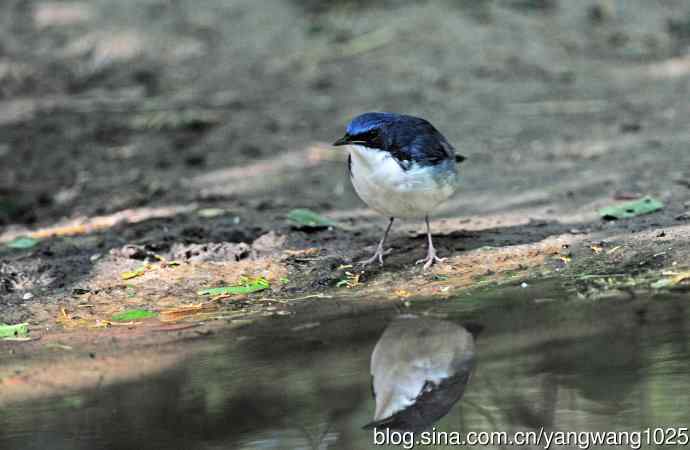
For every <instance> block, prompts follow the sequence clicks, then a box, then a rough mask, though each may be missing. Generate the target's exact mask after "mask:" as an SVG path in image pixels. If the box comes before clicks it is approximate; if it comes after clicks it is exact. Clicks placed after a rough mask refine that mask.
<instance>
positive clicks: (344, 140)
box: [333, 134, 352, 147]
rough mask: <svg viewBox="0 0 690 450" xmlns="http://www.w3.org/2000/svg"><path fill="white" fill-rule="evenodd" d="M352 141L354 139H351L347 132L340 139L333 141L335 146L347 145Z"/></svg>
mask: <svg viewBox="0 0 690 450" xmlns="http://www.w3.org/2000/svg"><path fill="white" fill-rule="evenodd" d="M351 142H352V141H350V136H348V135H347V134H346V135H345V136H343V137H341V138H340V139H338V140H337V141H335V142H334V143H333V147H340V146H341V145H347V144H350V143H351Z"/></svg>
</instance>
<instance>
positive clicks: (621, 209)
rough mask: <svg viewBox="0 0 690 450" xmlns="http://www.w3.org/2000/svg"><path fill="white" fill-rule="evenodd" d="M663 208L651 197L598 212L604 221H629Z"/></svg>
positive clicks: (661, 204)
mask: <svg viewBox="0 0 690 450" xmlns="http://www.w3.org/2000/svg"><path fill="white" fill-rule="evenodd" d="M663 207H664V204H663V203H662V202H660V201H659V200H656V199H654V198H651V197H645V198H641V199H639V200H635V201H632V202H627V203H621V204H620V205H615V206H609V207H607V208H603V209H601V210H599V215H600V216H601V218H602V219H604V220H618V219H629V218H631V217H636V216H641V215H643V214H649V213H653V212H655V211H658V210H660V209H662V208H663Z"/></svg>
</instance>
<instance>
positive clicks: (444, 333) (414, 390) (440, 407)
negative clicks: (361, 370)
mask: <svg viewBox="0 0 690 450" xmlns="http://www.w3.org/2000/svg"><path fill="white" fill-rule="evenodd" d="M474 361H475V353H474V337H473V336H472V334H471V333H470V332H469V331H467V330H466V329H465V328H463V327H461V326H460V325H457V324H454V323H452V322H445V321H441V320H436V319H429V318H422V317H417V316H413V315H405V316H400V317H399V318H397V319H396V320H394V321H393V322H392V323H391V324H390V325H389V326H388V328H386V331H384V333H383V335H382V336H381V338H380V339H379V341H378V342H377V344H376V347H375V348H374V352H373V353H372V355H371V375H372V377H373V380H372V387H373V393H374V397H375V399H376V412H375V414H374V421H373V422H371V423H369V424H367V425H365V428H374V427H377V428H391V429H398V430H410V431H418V430H423V429H425V428H428V427H430V426H431V425H432V424H433V423H435V422H436V421H438V420H439V419H441V418H442V417H443V416H445V415H446V414H448V412H449V411H450V409H451V408H452V407H453V405H454V404H455V403H456V402H457V401H458V400H460V397H462V394H463V392H464V391H465V386H466V385H467V382H468V381H469V378H470V373H471V372H472V369H473V367H474Z"/></svg>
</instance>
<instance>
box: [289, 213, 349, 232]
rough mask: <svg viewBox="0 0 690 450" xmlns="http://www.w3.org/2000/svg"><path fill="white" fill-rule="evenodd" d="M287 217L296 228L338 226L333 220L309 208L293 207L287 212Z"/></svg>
mask: <svg viewBox="0 0 690 450" xmlns="http://www.w3.org/2000/svg"><path fill="white" fill-rule="evenodd" d="M287 218H288V220H289V221H290V222H292V223H293V225H294V226H295V227H296V228H311V229H319V228H328V227H336V226H338V224H337V223H336V222H335V221H333V220H331V219H329V218H327V217H324V216H322V215H320V214H317V213H315V212H314V211H312V210H310V209H301V208H300V209H293V210H292V211H290V212H289V213H288V215H287Z"/></svg>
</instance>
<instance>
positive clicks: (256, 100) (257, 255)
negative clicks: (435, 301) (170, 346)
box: [0, 0, 690, 379]
mask: <svg viewBox="0 0 690 450" xmlns="http://www.w3.org/2000/svg"><path fill="white" fill-rule="evenodd" d="M324 3H325V2H316V1H306V0H302V1H298V0H294V1H290V2H289V1H285V2H270V3H266V2H253V1H234V2H226V1H221V0H208V1H206V2H204V3H203V7H200V6H199V3H198V2H192V1H186V0H182V1H176V2H167V1H161V0H146V1H136V2H135V1H119V2H112V1H107V0H96V1H91V2H80V1H70V2H39V1H27V0H11V1H6V2H4V3H3V6H2V7H0V9H1V12H2V13H1V14H0V18H1V19H0V21H2V23H1V25H0V33H1V35H0V42H1V44H0V227H1V228H0V243H2V244H3V245H4V244H6V243H8V242H10V241H12V240H13V239H14V238H16V237H17V236H21V235H31V236H34V237H37V238H40V239H41V241H40V242H39V243H38V244H37V245H36V246H34V247H32V248H29V249H24V250H18V249H10V248H7V247H6V246H4V247H2V249H1V250H0V323H2V322H4V323H17V322H24V321H27V322H29V324H30V327H31V336H32V339H35V340H34V341H29V342H0V350H2V351H4V349H8V351H10V352H12V353H13V354H15V355H16V356H17V357H18V358H19V357H29V355H32V354H34V353H35V352H36V351H38V350H40V349H41V348H43V349H45V348H46V347H47V346H48V345H49V344H51V343H52V345H53V348H54V346H55V345H58V348H59V346H60V345H63V346H67V347H72V346H78V345H86V344H87V343H91V344H94V345H95V347H94V348H96V349H98V348H108V346H109V345H111V346H112V347H113V348H114V347H115V345H114V344H109V342H111V341H110V338H111V337H113V335H117V336H118V337H121V339H119V340H118V344H117V348H121V346H127V345H131V346H132V345H137V344H136V342H140V343H141V342H144V344H141V345H151V344H156V343H158V344H160V345H166V343H168V342H170V341H171V340H175V339H184V338H185V337H189V336H197V337H198V336H203V332H201V333H198V332H197V331H198V330H196V328H194V329H191V328H190V329H185V331H184V332H183V333H182V332H181V333H155V332H153V331H152V330H157V329H159V328H160V327H170V326H173V325H170V324H161V323H160V322H159V321H157V320H153V321H148V322H146V323H144V324H142V325H136V324H129V325H127V326H125V327H124V328H123V327H121V326H120V327H118V326H115V325H113V324H112V323H110V321H109V319H110V317H111V316H112V314H113V313H116V312H119V311H122V310H125V309H132V308H144V309H149V310H153V311H157V312H164V311H166V310H172V309H175V308H179V307H181V306H184V305H200V304H201V305H202V306H203V308H205V309H203V310H202V311H200V312H201V313H202V314H198V315H194V316H192V317H190V318H187V319H185V320H184V321H180V322H178V323H177V324H176V325H175V326H177V325H179V324H182V325H184V324H189V325H190V326H191V325H195V324H196V323H198V322H200V321H203V322H204V325H203V326H202V327H203V328H204V329H213V330H217V329H222V328H224V327H227V326H228V324H230V326H237V325H242V324H245V323H247V322H248V321H254V320H259V319H261V318H263V317H266V316H277V315H289V314H294V313H295V311H296V309H295V308H298V309H299V311H300V314H309V310H310V308H305V307H303V306H296V305H304V304H305V301H306V300H308V301H309V302H310V304H312V305H319V306H314V310H315V311H319V314H321V313H324V309H323V308H325V310H327V311H328V313H329V314H331V313H332V314H340V313H342V312H343V311H346V310H348V309H347V308H345V307H342V305H350V306H349V308H364V307H369V306H371V307H377V306H379V305H381V304H398V303H400V302H404V301H411V300H412V299H417V298H427V297H451V296H457V295H459V294H460V293H464V292H468V290H469V291H471V290H473V289H477V288H484V287H486V286H492V285H494V284H506V283H509V284H510V283H517V284H519V283H521V282H523V281H529V280H531V279H534V278H538V277H556V279H557V280H559V282H561V283H563V285H564V286H569V287H571V288H573V289H575V290H576V291H577V293H578V294H579V295H581V296H590V297H593V298H599V297H604V296H606V295H608V293H611V292H614V293H615V292H620V291H621V290H623V291H630V290H650V289H651V287H650V286H651V285H652V284H653V283H654V282H656V281H658V280H659V279H663V278H664V277H673V276H676V275H677V274H679V273H683V272H684V271H687V270H688V266H689V265H690V263H688V260H689V259H688V257H689V256H690V240H689V238H690V224H689V223H688V220H690V212H689V210H690V203H689V202H688V200H689V198H690V197H689V195H688V194H690V181H688V180H690V148H689V146H690V144H689V142H690V132H689V131H688V120H689V119H690V102H688V98H690V89H689V87H690V56H688V55H689V54H690V53H689V49H690V7H688V5H687V2H685V1H683V0H666V1H664V2H660V1H659V2H650V1H647V0H635V1H629V2H625V4H623V2H614V1H603V0H601V1H599V2H597V1H591V2H566V1H561V2H557V1H555V0H553V1H512V0H496V1H490V0H485V1H475V2H472V1H450V0H446V1H441V2H410V1H393V0H390V1H380V2H359V1H354V0H351V1H338V2H329V3H328V5H329V6H324ZM259 5H260V6H259ZM367 110H388V111H398V112H406V113H410V114H415V115H420V116H424V117H426V118H428V119H429V120H430V121H432V122H433V123H434V124H435V125H436V126H437V127H438V128H439V129H440V130H441V131H442V132H443V133H444V134H445V135H446V136H447V137H448V139H449V140H450V141H451V142H452V143H453V144H454V145H455V146H456V148H457V149H458V151H459V152H460V153H462V154H464V155H466V156H467V157H468V159H467V161H466V162H465V163H464V164H463V166H462V173H463V175H464V183H463V188H462V189H461V191H460V192H459V193H458V195H456V196H455V198H453V199H452V200H451V201H450V202H449V203H448V204H447V205H446V207H445V209H444V210H443V211H440V212H439V215H438V218H436V219H435V221H434V223H433V229H434V236H435V242H436V243H437V247H438V249H439V252H440V254H441V255H442V256H448V257H449V258H448V260H447V261H446V263H444V264H440V265H438V266H435V267H434V269H433V270H432V271H430V272H429V273H423V272H422V271H421V270H420V268H419V266H414V264H413V262H414V261H415V260H416V259H418V258H421V257H422V256H423V255H424V252H425V248H424V245H425V240H424V235H423V227H422V224H421V223H411V222H407V223H403V224H402V225H398V226H396V228H395V229H394V234H393V238H392V240H391V246H392V247H393V249H394V252H393V253H392V254H391V255H390V257H389V258H388V259H387V264H386V266H384V267H383V268H379V267H372V268H368V269H367V270H363V271H362V270H359V269H357V268H356V267H350V265H351V264H352V262H353V261H356V260H358V259H361V258H362V257H364V256H367V255H368V254H369V253H370V252H372V251H373V248H374V245H375V243H376V242H377V240H378V238H379V236H380V233H381V232H382V229H383V226H384V225H385V219H383V218H381V217H378V216H376V215H375V214H374V213H372V212H370V211H368V210H367V209H366V207H365V206H364V205H363V203H362V202H361V201H360V200H359V199H358V198H357V197H356V195H355V193H354V191H353V189H352V187H351V185H350V183H349V180H348V178H347V172H346V165H345V162H344V155H343V154H342V153H341V152H339V151H338V150H336V149H333V148H331V147H330V146H329V145H328V142H331V141H333V140H334V139H336V138H337V137H339V136H340V135H341V134H342V131H343V128H344V126H345V124H346V123H347V122H348V120H349V119H350V118H351V117H352V116H353V115H356V114H358V113H360V112H363V111H367ZM642 195H650V196H653V197H656V198H658V199H660V200H661V201H663V202H664V204H665V207H664V209H663V210H661V211H659V212H656V213H654V214H650V215H646V216H640V217H637V218H634V219H628V220H620V221H612V222H608V221H603V220H602V219H601V218H600V216H599V214H598V213H597V211H598V210H599V209H600V208H601V207H604V206H608V205H612V204H616V203H618V202H619V201H620V200H621V199H625V198H637V197H639V196H642ZM293 208H310V209H313V210H315V211H318V212H320V213H322V214H324V215H326V216H329V217H331V218H333V219H335V220H337V221H339V223H341V224H342V225H343V226H341V227H338V228H334V229H326V230H319V231H304V230H297V229H294V228H293V227H292V226H291V225H290V223H289V222H288V221H287V220H286V218H285V216H286V214H287V213H288V212H289V211H290V210H291V209H293ZM161 258H163V259H164V261H168V262H169V261H173V260H174V261H176V262H179V263H180V264H179V265H168V264H165V262H161ZM145 263H149V264H150V267H149V269H150V270H148V271H146V272H145V273H144V274H143V275H142V276H139V277H135V278H131V279H128V280H123V278H122V274H123V273H124V272H127V271H131V270H134V269H136V268H138V267H140V266H142V264H145ZM604 275H605V276H604ZM241 276H248V277H256V276H263V277H265V278H267V279H268V281H269V282H270V283H271V289H269V290H267V291H263V292H260V293H257V294H252V295H249V296H243V297H241V298H236V297H232V298H225V299H219V300H217V301H215V302H213V301H211V302H209V301H208V299H204V298H200V297H199V296H198V295H197V291H198V290H199V289H201V288H205V287H210V286H219V285H223V284H227V283H230V282H234V281H237V280H238V279H239V278H240V277H241ZM673 287H674V288H675V289H683V288H684V284H683V281H682V280H681V281H679V282H678V283H676V286H673ZM334 298H337V299H338V302H337V303H335V304H337V305H338V306H332V305H331V306H328V305H327V306H322V305H321V304H322V303H326V302H330V301H334V300H333V299H334ZM329 299H330V300H329ZM205 302H206V303H205ZM233 324H234V325H233ZM137 327H140V328H141V329H139V328H137ZM122 330H128V331H127V332H125V331H122ZM142 330H148V331H142ZM149 331H150V332H149ZM127 336H129V337H130V338H131V339H128V338H127ZM142 340H143V341H142ZM66 342H67V343H66ZM7 364H9V363H7ZM9 367H10V365H7V366H6V368H9ZM10 379H11V378H10Z"/></svg>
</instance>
